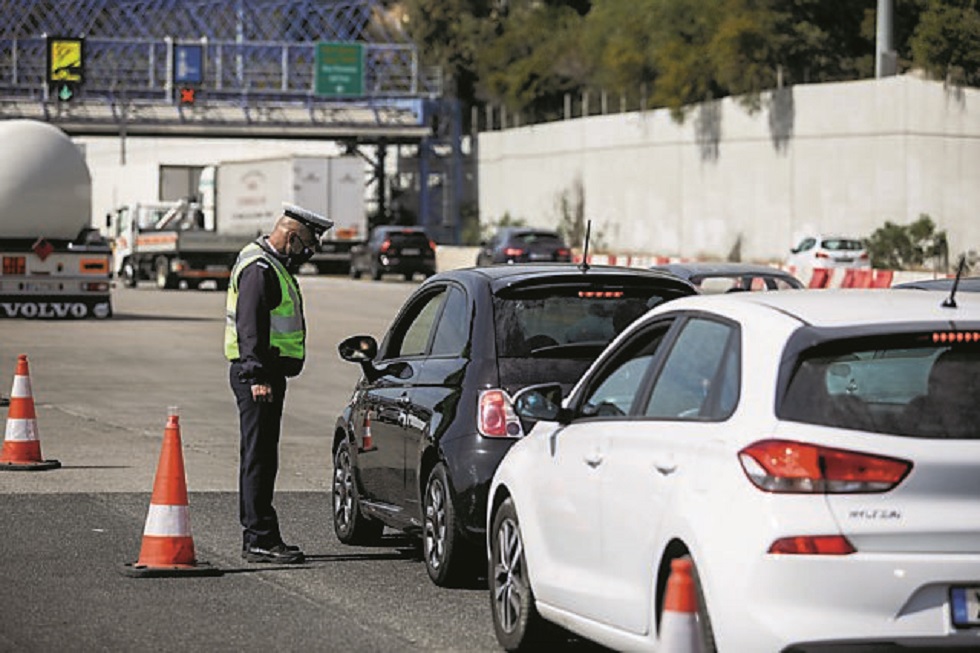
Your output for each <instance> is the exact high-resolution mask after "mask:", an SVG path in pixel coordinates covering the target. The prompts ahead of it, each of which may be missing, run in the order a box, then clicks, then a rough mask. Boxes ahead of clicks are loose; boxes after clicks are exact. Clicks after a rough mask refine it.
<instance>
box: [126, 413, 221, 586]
mask: <svg viewBox="0 0 980 653" xmlns="http://www.w3.org/2000/svg"><path fill="white" fill-rule="evenodd" d="M123 571H124V573H125V574H126V575H128V576H140V577H146V576H185V575H197V576H216V575H218V574H220V573H221V571H220V570H218V569H215V568H214V567H212V566H211V565H209V564H207V563H205V562H200V561H198V560H197V559H196V558H195V556H194V539H193V538H192V537H191V520H190V509H189V507H188V505H187V482H186V479H185V476H184V456H183V453H182V451H181V444H180V424H179V420H178V417H177V409H176V408H171V409H170V416H169V417H168V418H167V427H166V428H165V429H164V433H163V449H162V450H161V451H160V463H159V465H158V466H157V475H156V479H155V480H154V482H153V496H152V497H151V498H150V510H149V512H148V513H147V515H146V526H145V527H144V528H143V544H142V547H141V548H140V556H139V560H137V561H136V563H135V564H132V565H130V564H127V565H125V566H124V569H123Z"/></svg>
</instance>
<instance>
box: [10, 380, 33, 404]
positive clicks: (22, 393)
mask: <svg viewBox="0 0 980 653" xmlns="http://www.w3.org/2000/svg"><path fill="white" fill-rule="evenodd" d="M31 396H33V395H31V377H29V376H16V375H15V376H14V386H13V388H12V389H11V391H10V398H11V399H26V398H27V397H31Z"/></svg>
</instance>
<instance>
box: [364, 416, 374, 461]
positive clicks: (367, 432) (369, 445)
mask: <svg viewBox="0 0 980 653" xmlns="http://www.w3.org/2000/svg"><path fill="white" fill-rule="evenodd" d="M374 450H375V447H374V438H373V437H372V436H371V413H370V411H369V412H368V414H367V415H366V416H365V417H364V437H363V438H362V439H361V451H362V452H364V451H374Z"/></svg>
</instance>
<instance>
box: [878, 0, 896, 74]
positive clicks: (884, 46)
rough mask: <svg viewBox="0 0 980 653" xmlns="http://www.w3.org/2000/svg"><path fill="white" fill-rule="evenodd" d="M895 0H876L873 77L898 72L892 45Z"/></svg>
mask: <svg viewBox="0 0 980 653" xmlns="http://www.w3.org/2000/svg"><path fill="white" fill-rule="evenodd" d="M894 14H895V0H878V15H877V31H876V34H875V78H876V79H881V78H882V77H891V76H892V75H895V74H896V73H897V72H898V54H897V53H896V52H895V46H894V43H893V41H894V25H893V23H894V20H893V17H894Z"/></svg>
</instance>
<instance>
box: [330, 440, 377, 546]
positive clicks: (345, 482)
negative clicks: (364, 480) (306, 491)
mask: <svg viewBox="0 0 980 653" xmlns="http://www.w3.org/2000/svg"><path fill="white" fill-rule="evenodd" d="M332 494H333V526H334V532H335V533H336V534H337V539H339V540H340V541H341V542H343V543H344V544H371V543H375V542H377V541H378V540H380V539H381V534H382V533H383V531H384V524H383V523H381V522H379V521H375V520H372V519H367V518H366V517H364V516H363V515H362V514H361V506H360V500H359V497H358V493H357V484H356V483H355V480H354V466H353V462H352V460H351V454H350V443H349V442H348V441H347V440H344V441H343V442H341V443H340V445H338V447H337V453H336V455H335V456H334V471H333V492H332Z"/></svg>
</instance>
